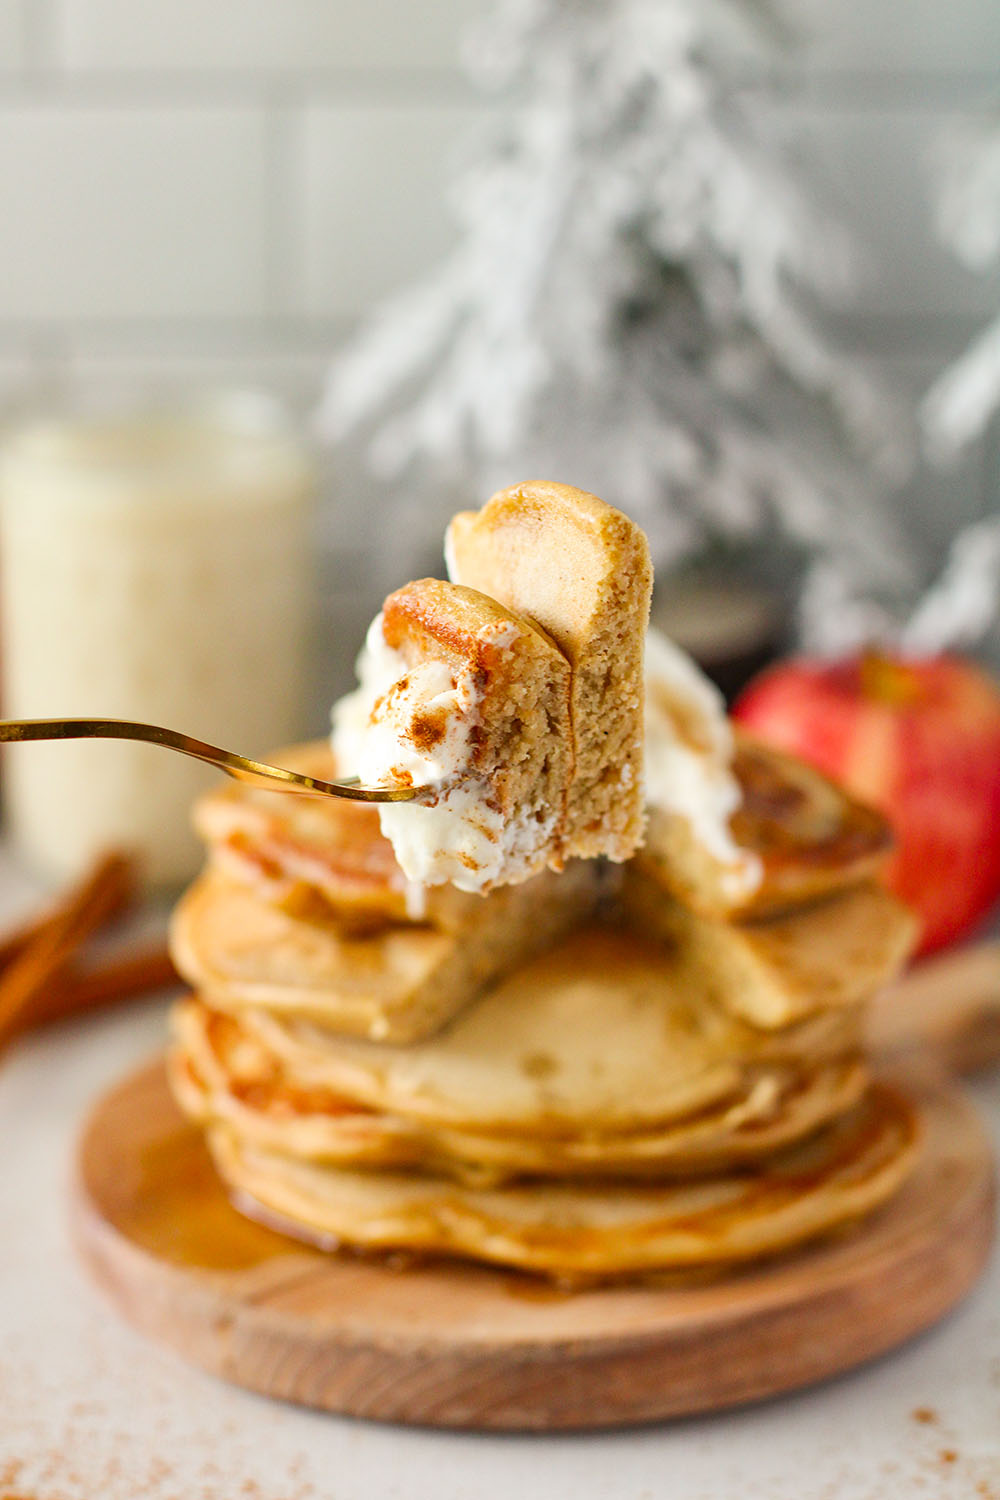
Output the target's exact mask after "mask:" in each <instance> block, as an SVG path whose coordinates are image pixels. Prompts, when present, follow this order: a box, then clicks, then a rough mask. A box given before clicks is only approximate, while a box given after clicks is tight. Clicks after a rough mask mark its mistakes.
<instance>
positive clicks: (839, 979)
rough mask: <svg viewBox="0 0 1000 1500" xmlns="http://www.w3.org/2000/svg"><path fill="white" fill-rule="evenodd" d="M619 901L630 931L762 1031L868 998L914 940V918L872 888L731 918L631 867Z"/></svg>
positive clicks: (888, 977) (879, 888)
mask: <svg viewBox="0 0 1000 1500" xmlns="http://www.w3.org/2000/svg"><path fill="white" fill-rule="evenodd" d="M619 900H620V903H621V909H622V911H623V912H624V914H625V918H626V920H627V921H628V922H629V923H630V924H631V925H632V926H633V927H634V928H635V929H636V930H637V931H639V932H642V933H645V934H647V935H651V936H656V937H660V938H663V939H664V940H665V941H667V942H668V943H671V944H672V945H673V946H674V948H675V950H676V952H677V954H678V956H679V957H681V958H682V959H683V961H684V963H685V964H686V965H687V967H688V969H689V971H690V972H691V974H692V975H693V979H692V982H693V983H694V984H695V985H697V986H699V987H700V988H702V989H707V990H708V991H709V992H710V993H711V994H712V995H713V996H714V997H715V999H716V1001H717V1002H718V1003H719V1004H720V1005H724V1006H726V1007H728V1008H729V1009H730V1010H731V1011H732V1012H733V1013H734V1015H738V1016H741V1017H742V1018H743V1019H744V1020H747V1021H749V1022H751V1023H752V1024H753V1025H755V1026H762V1027H767V1028H775V1027H782V1026H788V1025H790V1024H791V1023H792V1022H794V1021H799V1020H801V1019H803V1017H805V1016H808V1015H811V1014H813V1013H814V1012H815V1011H817V1010H821V1009H826V1008H831V1007H841V1006H856V1005H857V1004H858V1003H859V1002H861V1001H863V1000H867V999H869V998H870V997H871V996H872V995H873V994H874V993H875V992H876V991H877V990H878V989H880V988H881V987H882V985H884V984H887V983H888V982H889V980H891V979H893V978H895V976H896V975H897V974H898V972H899V970H900V969H901V967H902V965H903V963H904V962H905V960H906V959H907V957H908V956H909V954H910V952H911V951H912V949H913V945H914V942H915V941H916V937H917V923H916V920H915V918H914V917H913V915H912V914H911V913H910V912H909V911H908V909H907V908H906V907H905V906H903V905H902V903H901V902H899V901H897V900H896V898H895V897H894V896H892V895H890V893H889V892H888V891H887V890H885V889H884V888H883V887H882V886H878V885H860V886H855V887H853V888H851V889H849V890H846V891H842V892H841V893H840V894H839V895H835V896H831V897H829V898H828V899H826V900H824V901H819V902H814V903H813V904H812V905H810V906H806V907H800V908H798V909H797V910H795V911H793V912H790V913H788V914H786V915H783V916H777V917H771V918H769V919H768V920H766V921H757V922H744V923H734V922H726V921H723V920H721V919H719V918H712V917H704V916H698V915H697V914H696V913H695V912H693V911H692V910H690V908H688V907H686V906H684V905H682V903H681V902H680V901H676V900H674V898H673V897H672V896H670V895H668V894H667V893H666V892H665V891H664V890H663V888H662V886H661V885H660V884H659V882H657V881H656V880H654V879H652V878H651V877H650V876H649V875H648V874H646V873H645V872H644V870H643V869H641V868H640V867H639V866H638V865H636V864H632V865H630V866H628V868H627V869H626V871H625V881H624V885H623V887H622V890H621V894H620V897H619Z"/></svg>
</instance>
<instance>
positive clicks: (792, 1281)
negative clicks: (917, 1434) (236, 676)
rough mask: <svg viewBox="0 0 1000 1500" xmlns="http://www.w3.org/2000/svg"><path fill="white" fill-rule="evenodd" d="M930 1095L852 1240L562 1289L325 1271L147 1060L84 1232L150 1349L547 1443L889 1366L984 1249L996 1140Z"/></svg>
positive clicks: (343, 1400) (103, 1143) (295, 1393)
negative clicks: (760, 1259) (896, 1176)
mask: <svg viewBox="0 0 1000 1500" xmlns="http://www.w3.org/2000/svg"><path fill="white" fill-rule="evenodd" d="M921 1088H922V1090H923V1093H922V1111H923V1114H924V1118H925V1122H926V1142H925V1147H924V1150H923V1153H922V1156H921V1161H920V1165H919V1167H918V1169H917V1171H916V1173H915V1175H914V1177H913V1178H912V1179H911V1180H910V1182H909V1183H908V1184H907V1186H906V1187H905V1188H904V1190H903V1192H902V1193H901V1194H900V1195H899V1197H898V1198H897V1199H896V1200H895V1201H894V1202H893V1203H891V1204H890V1205H888V1206H887V1207H886V1208H885V1209H883V1210H881V1211H880V1212H879V1213H878V1214H876V1215H875V1216H874V1217H873V1218H872V1219H871V1220H870V1221H868V1222H866V1223H865V1224H864V1225H862V1226H860V1227H859V1228H856V1229H854V1230H853V1231H851V1232H850V1233H845V1234H842V1235H840V1236H839V1237H837V1238H835V1239H831V1240H829V1241H827V1242H826V1243H824V1244H822V1245H819V1246H816V1247H813V1248H810V1249H807V1250H804V1251H800V1252H798V1253H796V1254H794V1255H789V1256H788V1257H787V1258H785V1259H784V1260H782V1261H780V1262H777V1263H772V1264H771V1265H765V1266H761V1267H754V1268H751V1269H749V1270H744V1271H741V1272H739V1273H735V1274H734V1275H732V1276H731V1277H729V1278H727V1279H725V1280H722V1281H714V1282H712V1283H710V1284H701V1285H697V1284H691V1283H689V1284H687V1285H675V1286H673V1287H662V1286H661V1287H642V1286H632V1287H605V1288H600V1289H592V1290H586V1291H578V1292H574V1293H572V1294H569V1293H560V1292H558V1291H556V1290H551V1289H549V1288H547V1287H545V1286H544V1285H540V1284H538V1283H536V1282H534V1281H532V1280H530V1279H528V1278H526V1277H522V1276H518V1275H515V1274H505V1273H502V1272H496V1271H492V1270H487V1269H480V1268H477V1267H473V1266H461V1265H457V1264H445V1263H441V1264H438V1265H434V1264H424V1265H411V1266H409V1267H408V1268H404V1269H393V1268H392V1267H391V1266H390V1265H388V1264H382V1263H377V1262H372V1261H370V1260H364V1259H360V1258H352V1257H347V1256H330V1255H323V1254H321V1253H320V1252H318V1251H313V1250H310V1249H308V1248H305V1247H303V1246H300V1245H297V1244H296V1243H294V1242H293V1241H290V1240H288V1239H285V1238H283V1237H281V1236H279V1235H277V1234H273V1233H271V1232H270V1231H269V1230H267V1229H264V1228H262V1227H260V1226H259V1225H257V1224H253V1223H251V1222H249V1221H248V1220H246V1219H244V1218H243V1217H241V1216H240V1215H239V1214H237V1213H236V1212H235V1211H234V1210H233V1209H232V1208H231V1206H230V1205H229V1203H228V1202H227V1200H226V1198H225V1196H224V1193H223V1191H222V1188H221V1187H220V1185H219V1183H218V1181H217V1179H216V1177H215V1174H214V1171H213V1169H212V1167H211V1163H210V1162H209V1159H208V1156H207V1153H206V1152H205V1149H204V1146H203V1144H202V1141H201V1138H200V1136H199V1134H198V1132H197V1131H196V1130H195V1129H194V1128H193V1127H192V1126H190V1125H189V1124H188V1123H186V1122H185V1121H184V1120H183V1119H182V1117H181V1116H180V1114H179V1113H178V1111H177V1109H176V1107H175V1105H174V1104H173V1102H172V1100H171V1098H170V1095H169V1093H168V1091H167V1087H166V1081H165V1078H164V1073H163V1068H162V1064H161V1063H159V1062H157V1063H155V1064H152V1065H150V1066H147V1067H146V1068H145V1069H143V1070H142V1071H141V1072H139V1073H137V1074H135V1075H134V1076H133V1077H131V1078H129V1079H127V1080H126V1081H125V1082H123V1083H122V1084H120V1085H119V1086H118V1087H117V1088H115V1089H114V1090H113V1091H112V1092H111V1093H110V1094H108V1095H107V1096H106V1097H105V1098H104V1099H103V1100H102V1101H101V1102H100V1103H99V1104H98V1106H97V1108H96V1110H95V1112H94V1114H93V1115H92V1117H91V1119H90V1121H89V1123H88V1124H87V1126H86V1129H85V1131H84V1134H83V1137H82V1140H81V1144H80V1151H79V1159H78V1172H77V1185H76V1191H75V1197H74V1229H75V1237H76V1240H77V1243H78V1245H79V1248H80V1250H81V1252H82V1254H83V1257H84V1259H85V1261H86V1262H87V1264H88V1265H89V1267H90V1269H91V1271H92V1272H93V1274H94V1275H95V1277H96V1278H97V1280H98V1282H99V1283H100V1284H101V1285H102V1286H103V1287H104V1289H105V1291H106V1292H107V1293H108V1294H109V1296H110V1297H111V1299H112V1301H113V1302H114V1303H115V1304H116V1305H117V1306H118V1308H119V1309H120V1310H121V1311H122V1312H123V1313H124V1314H125V1316H126V1317H127V1318H128V1319H129V1320H130V1321H131V1322H132V1323H133V1324H135V1325H136V1326H137V1327H138V1328H140V1329H141V1330H142V1331H143V1332H145V1333H147V1334H148V1335H150V1336H151V1337H152V1338H154V1339H157V1340H158V1341H160V1342H163V1343H166V1344H169V1345H171V1346H172V1347H173V1348H175V1349H176V1350H178V1351H179V1352H180V1353H181V1354H182V1355H183V1356H184V1357H185V1358H186V1359H188V1360H190V1361H191V1362H193V1363H194V1364H197V1365H200V1366H202V1367H204V1368H205V1369H207V1370H210V1371H212V1372H214V1373H215V1374H217V1375H220V1376H222V1377H224V1378H225V1379H228V1380H231V1381H234V1382H236V1383H238V1384H240V1385H244V1386H248V1387H250V1388H251V1389H253V1390H257V1391H262V1392H265V1393H267V1394H269V1395H272V1396H278V1397H282V1398H285V1399H288V1400H291V1401H296V1402H299V1403H302V1404H305V1405H308V1406H314V1407H320V1408H324V1409H326V1410H329V1411H336V1412H347V1413H351V1414H353V1415H355V1416H362V1417H372V1418H379V1419H382V1420H387V1421H397V1422H410V1423H419V1424H429V1425H433V1426H443V1427H461V1428H473V1429H522V1430H536V1431H555V1430H560V1429H574V1428H589V1427H603V1426H611V1425H618V1424H625V1423H634V1422H644V1421H652V1420H655V1419H659V1418H663V1417H669V1416H677V1415H681V1414H685V1413H693V1412H699V1411H705V1410H716V1409H719V1408H722V1407H726V1406H732V1405H735V1404H738V1403H741V1402H746V1401H751V1400H755V1399H757V1398H759V1397H763V1396H770V1395H774V1394H776V1393H778V1392H781V1391H788V1390H791V1389H793V1388H795V1387H797V1386H802V1385H806V1384H809V1383H811V1382H813V1381H816V1380H820V1379H823V1378H824V1377H826V1376H829V1375H833V1374H835V1373H837V1372H839V1371H842V1370H845V1369H848V1368H850V1367H851V1366H853V1365H857V1364H859V1363H861V1362H863V1361H864V1360H868V1359H871V1358H873V1357H874V1356H876V1355H879V1354H882V1353H884V1352H885V1351H886V1350H888V1349H891V1348H892V1347H893V1346H894V1345H896V1344H898V1343H900V1342H901V1341H902V1340H904V1339H906V1338H909V1337H910V1336H911V1335H912V1334H914V1333H916V1332H917V1331H919V1330H920V1329H923V1328H926V1327H927V1326H928V1325H929V1324H931V1323H933V1322H934V1321H935V1320H936V1319H937V1318H939V1317H941V1316H942V1315H943V1314H944V1313H945V1312H946V1311H947V1310H948V1309H949V1308H950V1307H951V1306H953V1305H954V1303H955V1302H956V1301H957V1300H958V1299H959V1298H960V1297H961V1296H963V1294H964V1293H965V1292H966V1291H967V1290H968V1288H969V1287H970V1286H971V1285H972V1283H973V1281H974V1280H975V1278H976V1276H977V1275H978V1273H979V1271H980V1268H981V1267H982V1265H983V1262H984V1260H985V1258H986V1255H987V1253H988V1250H989V1246H990V1243H991V1239H992V1233H993V1171H992V1162H991V1154H990V1149H989V1144H988V1142H987V1140H986V1138H985V1136H984V1134H983V1131H982V1128H981V1127H980V1125H979V1123H978V1121H977V1119H976V1117H975V1115H974V1113H973V1112H972V1110H971V1109H970V1108H969V1106H968V1105H967V1104H966V1103H965V1102H964V1100H963V1098H962V1097H961V1095H960V1094H959V1093H957V1092H955V1091H953V1090H952V1089H951V1088H950V1087H946V1086H944V1085H938V1084H935V1085H931V1086H928V1085H926V1084H924V1085H921Z"/></svg>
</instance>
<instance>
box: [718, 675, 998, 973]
mask: <svg viewBox="0 0 1000 1500" xmlns="http://www.w3.org/2000/svg"><path fill="white" fill-rule="evenodd" d="M733 717H734V718H736V719H737V720H739V722H740V723H741V724H743V725H744V726H745V727H746V728H747V729H749V730H750V731H752V732H753V733H754V734H756V735H757V736H758V737H759V738H760V739H763V740H766V741H769V742H770V743H771V744H773V745H775V746H777V747H778V748H779V749H784V750H788V751H790V752H792V753H793V754H796V755H799V756H801V758H802V759H803V760H806V761H811V762H812V764H813V765H815V766H818V767H819V769H820V770H821V771H825V772H826V774H827V775H828V776H830V777H831V778H832V779H833V780H835V781H839V782H840V783H841V785H842V786H844V787H846V788H847V790H848V791H850V792H852V793H853V794H854V796H856V797H858V798H859V799H861V800H863V801H865V802H868V803H870V804H871V805H872V806H873V807H877V808H879V809H880V810H881V811H882V812H883V813H885V815H886V817H887V818H888V819H889V821H890V822H891V824H892V826H893V829H894V831H895V834H896V840H897V851H896V853H895V855H894V856H893V858H892V860H891V862H890V864H889V865H888V867H887V870H886V877H885V878H886V883H887V884H888V885H889V887H890V889H892V890H893V891H895V892H896V894H897V895H898V896H899V897H900V898H901V899H902V900H903V901H905V902H906V903H907V905H908V906H910V907H911V908H912V909H913V910H914V911H915V912H916V913H917V915H918V917H919V918H920V921H921V924H922V935H921V943H920V949H919V951H920V952H921V953H930V952H932V951H933V950H934V949H937V948H942V947H944V946H945V945H946V944H948V943H951V942H953V941H954V940H955V939H956V938H958V937H960V936H961V935H962V934H963V933H965V932H967V931H968V930H969V928H970V927H972V926H974V924H975V923H976V922H977V920H978V919H979V918H981V917H982V916H984V915H985V913H986V912H988V911H989V910H990V908H991V907H992V906H993V905H994V903H995V902H996V901H997V898H998V897H1000V690H998V688H997V685H996V684H995V683H994V682H993V681H992V680H991V679H990V678H989V677H988V676H987V675H986V674H985V673H984V672H983V671H981V670H980V669H979V668H978V667H976V666H973V665H972V663H971V662H968V661H964V660H962V659H961V658H959V657H955V656H938V657H933V658H919V659H916V660H914V659H910V658H904V657H901V656H897V655H893V654H891V653H885V652H866V653H864V654H862V655H860V656H854V657H850V658H848V659H845V660H842V661H838V662H820V661H811V660H808V659H793V660H790V661H786V662H781V663H779V664H778V665H777V666H774V667H771V668H770V669H768V670H767V671H766V672H764V673H762V674H761V676H760V677H758V678H756V679H755V680H754V681H753V682H752V683H751V684H750V686H749V687H748V688H747V689H746V690H745V691H744V692H743V694H742V695H741V697H740V698H739V700H738V702H737V703H736V705H735V707H734V710H733Z"/></svg>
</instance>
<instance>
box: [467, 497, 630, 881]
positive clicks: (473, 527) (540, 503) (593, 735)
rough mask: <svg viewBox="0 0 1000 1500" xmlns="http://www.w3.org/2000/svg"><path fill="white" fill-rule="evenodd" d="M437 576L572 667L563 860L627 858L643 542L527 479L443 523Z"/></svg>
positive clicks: (596, 506) (625, 522)
mask: <svg viewBox="0 0 1000 1500" xmlns="http://www.w3.org/2000/svg"><path fill="white" fill-rule="evenodd" d="M445 556H446V558H447V562H448V575H449V577H450V578H451V580H452V582H453V583H461V584H466V585H468V586H469V587H470V588H474V589H479V590H481V592H482V593H484V594H488V595H489V596H490V597H491V598H493V599H498V600H499V601H500V603H501V604H503V605H505V606H506V607H507V608H508V609H512V610H516V611H518V612H519V613H520V614H523V615H527V616H528V618H529V619H531V620H534V621H535V622H536V623H537V624H539V625H541V627H542V628H543V629H544V630H545V631H546V632H547V633H548V635H550V636H551V638H552V639H553V641H555V643H556V645H557V646H558V647H559V649H560V651H562V653H563V655H564V656H565V657H566V659H567V661H568V662H569V663H570V666H571V667H572V672H573V675H572V684H571V700H570V717H571V721H572V728H573V746H574V769H573V780H572V782H571V784H570V789H569V802H568V807H567V816H566V828H565V835H564V845H565V852H566V854H577V855H582V856H585V857H591V856H593V855H597V854H607V855H608V856H609V858H611V859H613V860H616V861H621V860H625V859H628V858H629V857H630V856H631V855H632V854H633V853H634V852H635V850H636V848H637V846H638V844H639V842H640V841H641V838H642V831H643V826H644V815H643V806H642V745H643V676H642V658H643V640H644V636H645V631H646V624H647V621H648V619H649V601H650V595H651V593H652V586H653V570H652V564H651V562H650V558H649V546H648V544H647V541H646V538H645V535H644V534H643V532H642V531H641V529H640V528H639V527H638V526H636V524H635V523H634V522H633V521H630V520H629V518H628V517H627V516H625V515H623V514H622V513H621V511H618V510H614V509H613V508H612V507H611V506H610V505H605V503H604V502H603V500H598V499H597V497H596V496H595V495H588V494H586V493H585V492H584V491H583V490H577V489H573V488H572V487H570V486H569V485H564V484H551V483H547V482H544V481H540V480H536V481H532V482H530V483H527V484H519V485H515V486H514V487H513V488H512V489H508V490H502V491H501V492H500V493H499V494H496V495H494V496H493V498H492V499H491V500H489V501H488V502H487V503H486V505H484V506H483V508H482V510H480V511H464V512H462V513H460V514H459V515H457V516H455V517H453V519H452V522H451V525H450V526H449V527H448V533H447V538H446V541H445Z"/></svg>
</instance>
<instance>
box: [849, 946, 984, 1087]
mask: <svg viewBox="0 0 1000 1500" xmlns="http://www.w3.org/2000/svg"><path fill="white" fill-rule="evenodd" d="M866 1040H867V1044H868V1048H869V1050H870V1051H871V1052H872V1053H873V1054H874V1055H875V1056H877V1057H883V1058H894V1059H896V1060H897V1061H898V1060H899V1059H902V1058H906V1059H907V1060H915V1059H916V1058H918V1056H920V1055H921V1054H923V1055H925V1056H927V1055H931V1056H933V1058H934V1060H935V1062H936V1063H937V1064H938V1065H939V1066H942V1067H944V1068H946V1069H947V1070H948V1071H950V1072H955V1073H973V1072H978V1071H980V1070H981V1069H983V1068H988V1067H991V1066H993V1065H995V1064H996V1063H997V1062H1000V943H998V942H995V941H994V942H985V943H972V944H970V945H969V946H967V947H964V948H957V949H955V950H953V951H951V952H948V953H941V954H937V955H935V956H934V957H933V958H925V959H924V960H923V961H922V962H921V963H919V964H916V965H915V966H914V968H912V969H911V970H910V972H909V973H908V974H905V975H904V976H903V978H902V979H900V980H898V981H897V982H896V983H895V984H893V985H890V986H889V987H888V988H887V989H884V990H883V991H882V992H881V994H879V995H876V996H875V999H874V1000H873V1001H872V1003H871V1005H870V1006H869V1008H868V1013H867V1018H866Z"/></svg>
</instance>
